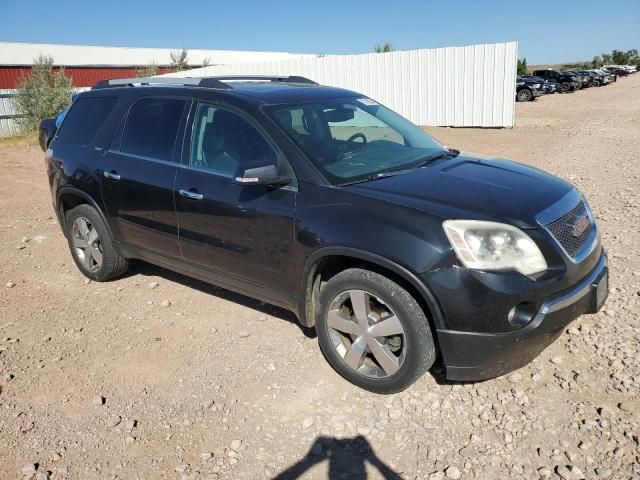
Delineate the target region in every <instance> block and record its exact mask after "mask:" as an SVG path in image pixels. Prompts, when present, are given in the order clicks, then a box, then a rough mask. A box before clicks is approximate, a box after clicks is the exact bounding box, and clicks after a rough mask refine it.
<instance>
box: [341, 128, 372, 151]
mask: <svg viewBox="0 0 640 480" xmlns="http://www.w3.org/2000/svg"><path fill="white" fill-rule="evenodd" d="M358 138H361V139H362V147H360V148H361V150H366V148H367V137H365V136H364V133H360V132H358V133H354V134H353V135H351V136H350V137H349V138H347V141H346V142H344V145H343V146H342V148H341V150H342V153H345V152H348V151H350V150H351V148H349V145H351V144H352V143H355V140H356V139H358Z"/></svg>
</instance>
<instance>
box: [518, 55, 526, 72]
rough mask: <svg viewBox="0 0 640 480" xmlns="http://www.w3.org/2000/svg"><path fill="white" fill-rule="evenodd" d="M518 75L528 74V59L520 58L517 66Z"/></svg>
mask: <svg viewBox="0 0 640 480" xmlns="http://www.w3.org/2000/svg"><path fill="white" fill-rule="evenodd" d="M517 72H518V75H526V74H527V59H526V58H523V59H522V60H520V59H518V67H517Z"/></svg>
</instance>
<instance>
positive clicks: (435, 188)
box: [346, 154, 573, 228]
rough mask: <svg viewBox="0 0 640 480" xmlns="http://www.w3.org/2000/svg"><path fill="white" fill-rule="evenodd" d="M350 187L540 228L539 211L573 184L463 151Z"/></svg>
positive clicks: (440, 210) (427, 207) (460, 214)
mask: <svg viewBox="0 0 640 480" xmlns="http://www.w3.org/2000/svg"><path fill="white" fill-rule="evenodd" d="M346 188H347V189H348V190H349V191H351V192H353V193H358V194H361V195H367V196H370V197H377V198H379V199H384V200H387V201H392V202H395V203H398V204H402V205H405V206H407V207H411V208H416V209H420V210H423V211H425V212H429V213H431V214H434V215H438V216H441V217H442V218H466V219H485V220H493V221H501V222H507V223H511V224H513V225H516V226H518V227H520V228H537V227H538V226H539V225H538V224H537V222H536V215H537V214H539V213H541V212H542V211H544V210H545V209H546V208H548V207H549V206H551V205H552V204H554V203H556V202H557V201H558V200H560V199H561V198H562V197H564V196H565V195H566V194H567V193H569V192H570V191H571V189H572V188H573V186H572V185H571V184H570V183H568V182H565V181H564V180H561V179H559V178H557V177H554V176H552V175H549V174H548V173H545V172H543V171H542V170H538V169H537V168H533V167H529V166H526V165H522V164H520V163H516V162H512V161H508V160H503V159H497V158H487V157H481V156H478V155H471V154H462V155H459V156H457V157H456V158H454V159H447V160H438V161H436V162H433V163H431V164H429V165H428V166H426V167H423V168H418V169H415V170H411V171H408V172H406V173H402V174H399V175H396V176H392V177H386V178H380V179H377V180H373V181H370V182H366V183H359V184H355V185H352V186H349V187H346Z"/></svg>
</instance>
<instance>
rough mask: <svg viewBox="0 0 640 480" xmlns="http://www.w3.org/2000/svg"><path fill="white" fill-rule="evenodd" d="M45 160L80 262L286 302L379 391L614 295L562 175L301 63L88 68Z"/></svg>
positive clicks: (348, 371)
mask: <svg viewBox="0 0 640 480" xmlns="http://www.w3.org/2000/svg"><path fill="white" fill-rule="evenodd" d="M524 83H526V82H524ZM354 120H355V121H354ZM46 168H47V174H48V182H49V186H50V189H51V200H52V204H53V210H54V211H55V214H56V216H57V218H58V221H59V223H60V227H61V229H62V231H63V232H64V235H65V237H66V239H67V241H68V246H69V251H70V256H71V257H72V258H73V260H74V261H75V263H76V265H77V267H78V269H79V270H80V271H81V272H82V273H83V274H84V275H85V276H86V277H88V278H89V279H92V280H94V281H106V280H109V279H112V278H115V277H117V276H120V275H123V274H124V273H125V271H126V270H127V267H128V265H129V261H130V259H140V260H145V261H148V262H151V263H154V264H158V265H161V266H163V267H164V268H168V269H171V270H174V271H177V272H180V273H182V274H184V275H188V276H191V277H195V278H199V279H200V280H204V281H208V282H211V283H213V284H217V285H220V286H222V287H224V288H226V289H230V290H234V291H237V292H240V293H242V294H244V295H249V296H251V297H254V298H258V299H260V300H262V301H264V302H268V303H272V304H275V305H279V306H281V307H284V308H287V309H289V310H291V311H293V312H294V313H295V314H296V315H297V317H298V319H299V320H300V322H301V324H302V325H304V326H306V327H309V328H311V327H315V331H316V334H317V337H318V342H319V345H320V348H321V349H322V352H323V353H324V355H325V358H326V359H327V360H328V362H329V363H330V364H331V365H332V366H333V368H334V369H335V370H336V371H337V372H338V373H340V374H341V375H342V376H344V377H345V378H346V379H347V380H348V381H350V382H352V383H354V384H355V385H358V386H360V387H362V388H365V389H367V390H371V391H373V392H377V393H393V392H398V391H400V390H403V389H405V388H407V387H408V386H409V385H411V384H412V383H413V382H415V381H416V380H417V379H418V378H420V376H421V375H423V374H424V373H425V372H427V371H428V370H429V369H430V368H431V367H432V365H433V364H434V362H435V361H436V358H440V359H441V365H442V366H443V368H444V371H445V373H446V375H447V378H450V379H456V380H480V379H486V378H491V377H495V376H498V375H502V374H505V373H507V372H509V371H512V370H514V369H516V368H520V367H522V366H524V365H526V364H527V363H528V362H530V361H531V360H532V359H534V358H535V357H536V356H538V354H539V353H540V352H541V351H542V350H544V349H545V348H546V347H547V346H548V345H550V344H551V343H552V342H553V341H554V340H555V339H556V338H558V337H559V336H560V335H562V334H563V332H564V331H565V328H566V327H567V325H568V324H569V323H571V322H572V321H573V320H574V319H576V318H577V317H578V316H580V315H582V314H586V313H595V312H597V311H599V310H600V309H601V308H602V305H603V303H604V302H605V300H606V298H607V295H608V292H609V288H608V267H607V256H606V254H605V251H604V248H603V246H602V243H601V237H600V233H599V229H598V224H597V222H596V219H595V217H594V215H593V213H592V211H591V208H590V207H589V203H588V202H587V199H586V198H585V197H584V196H583V195H582V193H580V191H579V190H578V189H577V188H576V187H574V186H573V185H572V184H570V183H568V182H567V181H565V180H562V179H560V178H557V177H554V176H552V175H550V174H547V173H545V172H543V171H542V170H539V169H537V168H531V167H528V166H526V165H524V164H521V163H515V162H510V161H507V160H502V159H491V158H486V157H482V158H478V157H476V156H473V155H463V154H460V152H459V151H457V150H453V149H448V148H446V147H444V146H443V145H442V144H441V143H439V142H438V141H436V140H435V139H433V138H432V137H431V136H429V135H428V134H427V133H426V132H425V131H424V130H423V129H421V128H419V127H417V126H416V125H413V124H412V123H411V122H409V121H408V120H406V119H404V118H403V117H401V116H400V115H398V114H397V113H394V112H393V111H391V110H389V109H388V108H386V107H384V106H383V105H381V104H379V103H378V102H376V101H375V100H373V99H371V98H368V97H366V96H365V95H362V94H360V93H357V92H352V91H349V90H344V89H340V88H335V87H327V86H321V85H318V84H316V83H315V82H313V81H311V80H308V79H305V78H302V77H266V78H265V77H260V78H256V77H247V78H244V79H242V78H238V77H234V78H232V79H229V78H228V77H227V78H225V77H218V78H216V77H207V78H160V79H158V78H137V79H136V78H129V79H123V80H110V81H103V82H100V83H99V84H98V85H96V86H95V87H94V88H93V89H92V90H91V91H89V92H84V93H81V94H80V95H79V96H78V97H77V99H76V100H75V101H74V102H73V105H72V106H71V109H70V110H69V113H68V114H67V116H66V118H65V120H64V122H63V123H62V125H61V127H60V129H59V130H58V131H57V133H56V135H55V137H54V138H53V140H52V141H51V143H50V145H49V148H48V150H47V153H46ZM27 193H28V192H27ZM62 294H64V293H62ZM116 301H117V300H116ZM234 320H235V324H234V325H233V326H232V327H230V328H234V329H237V330H238V331H239V330H241V329H246V328H248V326H247V325H246V324H245V323H243V321H244V319H241V318H237V319H234ZM249 327H250V325H249ZM263 341H264V342H265V344H267V345H271V344H273V345H277V344H278V343H279V342H286V341H289V342H292V341H294V339H293V337H292V336H290V337H289V338H285V337H275V336H274V335H273V334H269V335H266V334H265V336H264V338H263ZM232 350H233V349H229V351H228V352H227V353H228V355H231V356H233V355H234V352H233V351H232ZM272 351H273V352H274V354H277V352H278V351H279V350H278V349H277V348H275V347H274V348H273V349H272ZM238 361H239V360H238ZM291 368H293V367H291ZM568 368H569V367H568ZM309 374H312V372H309Z"/></svg>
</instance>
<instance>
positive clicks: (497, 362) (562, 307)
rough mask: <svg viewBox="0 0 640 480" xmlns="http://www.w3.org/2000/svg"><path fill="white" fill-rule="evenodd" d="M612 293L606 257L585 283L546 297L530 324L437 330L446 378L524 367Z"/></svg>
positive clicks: (473, 377)
mask: <svg viewBox="0 0 640 480" xmlns="http://www.w3.org/2000/svg"><path fill="white" fill-rule="evenodd" d="M607 295H608V267H607V257H606V255H605V254H604V252H603V253H602V254H601V256H600V258H599V260H598V262H597V264H596V266H595V268H593V269H592V270H591V272H590V273H589V274H588V275H587V276H586V277H585V278H583V279H582V280H581V281H580V282H578V283H577V284H576V285H574V286H573V287H572V288H570V289H569V290H568V291H565V292H563V293H562V294H559V295H557V296H554V297H551V298H549V299H547V300H546V301H545V302H544V303H543V304H542V306H541V307H540V308H539V309H538V311H537V313H536V314H535V316H534V317H533V320H531V321H530V322H529V323H528V324H527V325H526V326H524V327H522V328H520V329H518V330H515V331H512V332H507V333H478V332H466V331H453V330H445V329H442V330H441V329H438V330H437V335H438V341H439V343H440V348H441V351H442V355H443V360H444V366H445V369H446V376H447V378H449V379H451V380H463V381H464V380H484V379H488V378H493V377H497V376H500V375H503V374H505V373H508V372H511V371H513V370H516V369H518V368H521V367H523V366H525V365H526V364H528V363H529V362H531V361H532V360H533V359H534V358H535V357H537V356H538V355H539V354H540V352H542V351H543V350H544V349H545V348H546V347H547V346H549V345H550V344H551V343H553V341H554V340H555V339H556V338H558V336H559V335H560V334H561V333H562V331H563V330H564V329H565V327H566V326H567V325H568V324H569V323H571V322H572V321H573V320H575V319H576V318H577V317H579V316H580V315H583V314H586V313H596V312H597V311H598V310H599V309H600V308H601V307H602V304H603V303H604V301H605V300H606V297H607Z"/></svg>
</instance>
